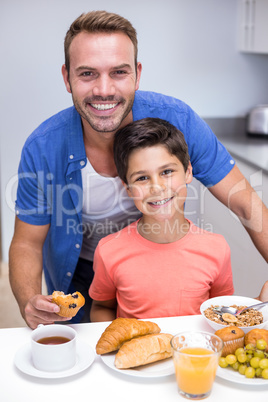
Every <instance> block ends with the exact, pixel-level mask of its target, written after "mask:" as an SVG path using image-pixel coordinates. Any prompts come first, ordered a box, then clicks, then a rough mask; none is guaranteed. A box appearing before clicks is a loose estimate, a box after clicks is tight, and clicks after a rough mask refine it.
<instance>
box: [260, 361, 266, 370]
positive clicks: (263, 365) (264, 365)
mask: <svg viewBox="0 0 268 402" xmlns="http://www.w3.org/2000/svg"><path fill="white" fill-rule="evenodd" d="M259 367H260V368H261V369H268V359H261V360H260V362H259Z"/></svg>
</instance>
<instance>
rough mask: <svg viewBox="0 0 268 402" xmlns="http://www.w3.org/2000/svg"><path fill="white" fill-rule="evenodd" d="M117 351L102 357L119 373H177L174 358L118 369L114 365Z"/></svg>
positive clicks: (149, 375) (144, 374)
mask: <svg viewBox="0 0 268 402" xmlns="http://www.w3.org/2000/svg"><path fill="white" fill-rule="evenodd" d="M115 355H116V352H112V353H108V354H106V355H101V356H100V357H101V359H102V361H103V363H104V364H106V366H108V367H110V368H111V369H112V370H115V371H117V372H118V373H121V374H125V375H129V376H132V377H143V378H145V377H151V378H157V377H166V376H169V375H172V374H174V373H175V369H174V364H173V361H172V358H171V357H170V358H169V359H165V360H160V361H158V362H155V363H150V364H146V365H145V366H139V367H134V368H131V369H118V368H116V367H115V365H114V358H115Z"/></svg>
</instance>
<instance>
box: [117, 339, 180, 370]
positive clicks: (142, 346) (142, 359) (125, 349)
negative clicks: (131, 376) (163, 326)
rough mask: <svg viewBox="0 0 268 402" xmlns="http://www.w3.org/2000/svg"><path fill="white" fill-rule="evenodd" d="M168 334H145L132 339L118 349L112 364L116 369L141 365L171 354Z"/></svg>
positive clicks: (165, 357)
mask: <svg viewBox="0 0 268 402" xmlns="http://www.w3.org/2000/svg"><path fill="white" fill-rule="evenodd" d="M171 338H172V335H170V334H153V335H145V336H142V337H140V338H136V339H132V340H131V341H129V342H126V343H124V345H123V346H122V347H121V348H120V349H119V351H118V352H117V354H116V355H115V361H114V364H115V366H116V367H117V368H118V369H126V368H130V367H137V366H142V365H144V364H148V363H153V362H156V361H158V360H163V359H167V358H168V357H171V356H172V351H171V344H170V341H171Z"/></svg>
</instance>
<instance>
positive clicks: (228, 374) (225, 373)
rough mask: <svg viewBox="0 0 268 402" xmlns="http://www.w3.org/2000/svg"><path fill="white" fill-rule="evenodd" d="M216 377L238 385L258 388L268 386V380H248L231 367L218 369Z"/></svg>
mask: <svg viewBox="0 0 268 402" xmlns="http://www.w3.org/2000/svg"><path fill="white" fill-rule="evenodd" d="M216 376H217V377H219V378H223V379H224V380H227V381H231V382H235V383H236V384H246V385H253V386H258V387H259V386H260V385H266V386H268V380H265V379H264V378H246V377H245V376H244V375H242V374H239V372H238V371H235V370H233V369H232V368H231V367H227V368H221V367H218V369H217V374H216Z"/></svg>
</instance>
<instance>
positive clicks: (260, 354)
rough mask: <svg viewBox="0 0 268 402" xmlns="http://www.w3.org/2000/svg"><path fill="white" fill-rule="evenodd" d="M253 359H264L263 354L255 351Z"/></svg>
mask: <svg viewBox="0 0 268 402" xmlns="http://www.w3.org/2000/svg"><path fill="white" fill-rule="evenodd" d="M254 357H259V358H260V359H263V358H264V353H263V351H262V350H255V352H254Z"/></svg>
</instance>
